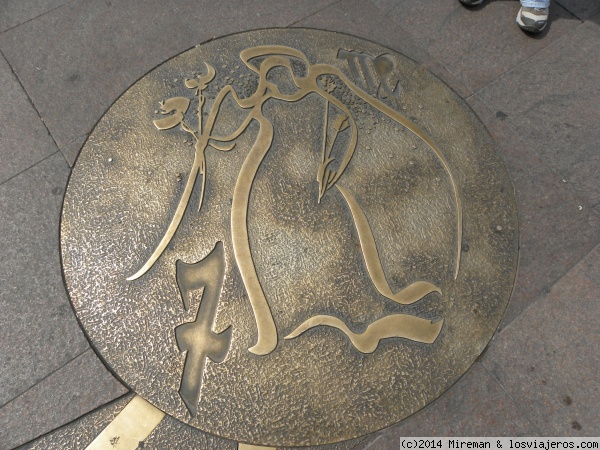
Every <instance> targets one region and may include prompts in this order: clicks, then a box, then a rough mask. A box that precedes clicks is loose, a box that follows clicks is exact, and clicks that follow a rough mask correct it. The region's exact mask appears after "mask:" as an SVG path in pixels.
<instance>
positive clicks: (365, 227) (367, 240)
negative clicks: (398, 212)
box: [285, 184, 444, 353]
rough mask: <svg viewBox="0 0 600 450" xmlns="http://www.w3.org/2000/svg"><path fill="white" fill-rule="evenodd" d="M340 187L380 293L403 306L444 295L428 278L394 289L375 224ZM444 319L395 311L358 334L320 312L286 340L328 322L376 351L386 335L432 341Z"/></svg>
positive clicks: (357, 343)
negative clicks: (437, 319)
mask: <svg viewBox="0 0 600 450" xmlns="http://www.w3.org/2000/svg"><path fill="white" fill-rule="evenodd" d="M336 187H337V188H338V190H339V191H340V192H341V193H342V195H343V196H344V198H345V199H346V202H347V203H348V206H349V207H350V211H351V212H352V217H353V219H354V225H355V226H356V230H357V232H358V238H359V240H360V245H361V248H362V254H363V258H364V261H365V265H366V266H367V270H368V272H369V276H370V277H371V281H372V282H373V284H374V285H375V287H376V288H377V290H378V291H379V293H380V294H381V295H383V296H385V297H387V298H389V299H390V300H393V301H395V302H396V303H400V304H401V305H410V304H412V303H415V302H417V301H419V300H421V299H422V298H423V297H425V296H426V295H428V294H430V293H432V292H437V293H439V294H441V293H442V291H441V290H440V289H439V288H438V287H436V286H434V285H433V284H431V283H429V282H427V281H416V282H414V283H412V284H411V285H409V286H407V287H406V288H404V289H402V290H401V291H399V292H396V293H393V292H392V289H391V288H390V285H389V284H388V282H387V279H386V277H385V273H384V272H383V267H382V266H381V260H380V259H379V252H378V251H377V245H376V244H375V239H374V238H373V233H372V232H371V227H370V226H369V222H368V221H367V217H366V216H365V213H364V212H363V210H362V209H361V207H360V205H359V204H358V202H357V201H356V199H355V198H354V197H353V196H352V194H350V192H348V191H347V190H346V189H344V188H343V187H342V186H340V185H339V184H338V185H337V186H336ZM443 322H444V321H443V320H441V321H438V322H436V323H432V322H431V321H429V320H425V319H421V318H419V317H415V316H411V315H408V314H392V315H390V316H387V317H383V318H381V319H378V320H376V321H375V322H373V323H371V324H369V326H368V327H367V329H366V330H365V332H364V333H362V334H356V333H353V332H352V331H351V330H350V328H348V326H347V325H346V324H345V323H344V322H343V321H342V320H340V319H338V318H337V317H333V316H325V315H317V316H314V317H311V318H310V319H308V320H306V321H305V322H303V323H302V324H301V325H300V326H299V327H298V328H296V329H295V330H294V331H292V332H291V333H290V334H289V335H287V336H286V337H285V339H293V338H295V337H298V336H300V335H301V334H302V333H304V332H305V331H307V330H309V329H311V328H314V327H318V326H320V325H324V326H329V327H333V328H337V329H338V330H340V331H342V332H343V333H344V334H346V336H348V338H349V339H350V341H351V342H352V344H353V345H354V347H356V349H357V350H358V351H360V352H362V353H372V352H374V351H375V350H376V349H377V346H378V345H379V341H380V340H382V339H386V338H393V337H399V338H406V339H410V340H412V341H418V342H423V343H426V344H432V343H433V342H435V340H436V339H437V337H438V335H439V334H440V331H441V330H442V325H443Z"/></svg>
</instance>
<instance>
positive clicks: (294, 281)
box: [61, 29, 518, 446]
mask: <svg viewBox="0 0 600 450" xmlns="http://www.w3.org/2000/svg"><path fill="white" fill-rule="evenodd" d="M517 244H518V224H517V213H516V207H515V200H514V194H513V188H512V185H511V182H510V179H509V177H508V174H507V171H506V168H505V166H504V164H503V162H502V160H501V158H500V156H499V154H498V153H497V151H496V149H495V146H494V143H493V141H492V139H491V138H490V136H489V134H488V132H487V131H486V130H485V128H484V127H483V125H482V124H481V122H480V121H479V120H478V119H477V117H476V116H475V115H474V114H473V112H472V111H471V110H470V108H469V107H468V106H467V104H466V103H465V102H464V101H463V100H461V99H460V98H459V97H458V96H457V95H456V94H455V93H454V92H453V91H452V90H450V89H449V88H448V87H447V86H446V85H445V84H443V83H442V82H440V81H439V80H438V79H437V78H435V77H434V76H433V75H432V74H431V73H429V72H428V71H427V70H425V69H424V68H423V67H421V66H419V65H418V64H416V63H415V62H413V61H411V60H409V59H407V58H406V57H404V56H402V55H400V54H397V53H395V52H393V51H391V50H389V49H387V48H384V47H381V46H380V45H377V44H374V43H371V42H368V41H365V40H362V39H358V38H355V37H351V36H347V35H341V34H337V33H330V32H324V31H316V30H304V29H285V30H277V29H273V30H259V31H252V32H247V33H242V34H237V35H233V36H229V37H225V38H222V39H217V40H214V41H211V42H209V43H206V44H203V45H200V46H198V47H196V48H193V49H191V50H189V51H187V52H185V53H183V54H181V55H179V56H177V57H175V58H173V59H171V60H169V61H167V62H165V63H164V64H162V65H161V66H159V67H157V68H156V69H154V70H153V71H152V72H150V73H149V74H148V75H146V76H145V77H144V78H142V79H141V80H140V81H138V82H137V83H135V84H134V85H133V86H132V87H131V88H130V89H129V90H128V91H127V92H125V94H123V96H122V97H121V98H120V99H119V100H117V101H116V102H115V104H114V105H113V106H112V107H111V108H110V109H109V111H108V112H107V113H106V114H105V115H104V117H103V118H102V119H101V120H100V122H99V123H98V125H97V126H96V128H95V129H94V131H93V133H92V134H91V135H90V137H89V139H88V141H87V143H86V144H85V146H84V148H83V150H82V152H81V155H80V157H79V159H78V160H77V163H76V165H75V167H74V169H73V172H72V175H71V179H70V182H69V186H68V189H67V193H66V197H65V202H64V207H63V215H62V226H61V248H62V259H63V267H64V275H65V280H66V284H67V287H68V291H69V294H70V297H71V300H72V302H73V305H74V307H75V310H76V312H77V315H78V317H79V319H80V321H81V323H82V325H83V327H84V328H85V330H86V332H87V334H88V336H89V339H90V341H91V342H92V344H93V345H94V346H95V348H96V349H97V350H98V352H99V353H100V354H101V355H102V357H103V358H104V359H105V360H106V362H107V364H108V365H109V366H110V367H111V368H112V369H113V370H114V372H115V373H116V374H118V375H119V376H120V377H121V378H122V379H123V380H124V381H125V382H126V383H127V384H128V385H129V386H131V387H132V388H133V389H134V390H135V391H136V392H137V393H139V394H140V395H141V396H143V397H144V398H145V399H147V400H148V401H149V402H151V403H152V404H154V405H155V406H156V407H158V408H160V409H162V410H163V411H165V412H166V413H168V414H170V415H172V416H173V417H175V418H177V419H179V420H181V421H183V422H186V423H188V424H190V425H192V426H194V427H197V428H199V429H201V430H203V431H206V432H209V433H214V434H216V435H219V436H221V437H224V438H229V439H234V440H237V441H242V442H249V443H254V444H260V445H288V446H292V445H316V444H326V443H331V442H337V441H341V440H345V439H350V438H353V437H356V436H360V435H364V434H366V433H369V432H373V431H376V430H378V429H381V428H383V427H385V426H387V425H390V424H392V423H395V422H398V421H400V420H402V419H403V418H405V417H407V416H408V415H410V414H412V413H414V412H415V411H418V410H419V409H421V408H422V407H424V406H425V405H427V404H428V403H429V402H431V401H432V400H434V399H436V398H437V397H438V396H440V395H441V394H442V393H443V392H444V391H445V390H446V389H448V388H449V387H450V386H451V385H452V384H453V383H455V382H456V380H457V379H458V378H459V377H460V376H461V375H462V374H464V373H465V372H466V370H467V369H468V368H469V367H470V366H471V364H472V363H473V362H474V361H475V359H476V358H477V356H478V355H479V354H480V353H481V352H482V350H483V349H484V348H485V346H486V344H487V343H488V342H489V340H490V339H491V337H492V335H493V333H494V330H495V329H496V327H497V326H498V324H499V322H500V319H501V316H502V313H503V311H504V309H505V307H506V304H507V302H508V300H509V297H510V293H511V290H512V286H513V282H514V278H515V270H516V265H517V252H518V246H517Z"/></svg>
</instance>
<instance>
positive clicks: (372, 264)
mask: <svg viewBox="0 0 600 450" xmlns="http://www.w3.org/2000/svg"><path fill="white" fill-rule="evenodd" d="M336 187H337V188H338V190H339V191H340V193H341V194H342V195H343V196H344V199H345V200H346V202H347V203H348V206H349V207H350V212H351V213H352V218H353V219H354V225H355V226H356V231H357V232H358V239H359V241H360V246H361V249H362V254H363V258H364V261H365V265H366V266H367V271H368V272H369V276H370V277H371V281H373V284H374V285H375V287H376V288H377V290H378V291H379V293H380V294H381V295H383V296H385V297H387V298H389V299H390V300H393V301H395V302H397V303H400V304H401V305H410V304H411V303H414V302H416V301H418V300H420V299H422V298H423V297H425V296H426V295H427V294H430V293H431V292H437V293H439V294H441V293H442V291H441V290H440V289H439V288H438V287H437V286H434V285H433V284H431V283H429V282H427V281H417V282H415V283H412V284H411V285H410V286H408V287H406V288H405V289H403V290H401V291H400V292H396V293H395V294H394V293H393V292H392V289H391V288H390V285H389V284H388V282H387V279H386V277H385V273H384V271H383V267H382V266H381V259H380V258H379V252H378V251H377V245H376V244H375V238H374V237H373V232H372V231H371V227H370V226H369V222H368V220H367V217H366V216H365V213H364V212H363V210H362V208H361V207H360V205H359V204H358V202H357V201H356V199H355V198H354V197H353V196H352V194H350V192H349V191H348V190H347V189H345V188H344V187H342V186H340V185H339V184H337V185H336Z"/></svg>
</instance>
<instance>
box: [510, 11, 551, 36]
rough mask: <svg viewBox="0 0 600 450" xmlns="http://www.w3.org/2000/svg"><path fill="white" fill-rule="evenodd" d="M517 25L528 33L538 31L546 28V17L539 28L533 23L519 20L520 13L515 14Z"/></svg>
mask: <svg viewBox="0 0 600 450" xmlns="http://www.w3.org/2000/svg"><path fill="white" fill-rule="evenodd" d="M516 22H517V25H519V27H521V29H522V30H523V31H527V32H529V33H539V32H541V31H543V30H544V28H546V25H548V19H546V21H545V22H544V25H542V27H541V28H538V27H536V26H535V25H526V24H525V23H524V22H522V21H521V15H520V14H519V15H517V19H516Z"/></svg>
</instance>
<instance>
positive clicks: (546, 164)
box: [465, 91, 600, 270]
mask: <svg viewBox="0 0 600 450" xmlns="http://www.w3.org/2000/svg"><path fill="white" fill-rule="evenodd" d="M478 93H479V91H478V92H476V93H473V94H472V95H470V96H469V97H468V98H467V99H465V100H466V101H468V100H470V99H476V100H478V101H479V102H480V103H481V104H482V105H483V106H484V107H485V108H487V109H488V110H489V111H490V112H491V113H492V114H494V110H493V109H492V108H491V107H490V106H489V105H488V104H487V102H486V101H485V100H483V99H482V98H481V97H480V96H478V95H477V94H478ZM469 105H470V103H469ZM473 111H475V109H474V108H473ZM475 113H476V114H477V112H476V111H475ZM477 116H478V117H480V115H479V114H477ZM482 122H483V124H484V125H485V126H486V128H488V129H489V127H488V126H487V122H484V121H483V120H482ZM504 124H505V125H504V126H506V128H507V130H508V131H509V132H510V133H511V134H512V135H513V137H514V138H516V139H517V140H518V141H519V142H522V143H524V142H523V140H522V139H521V136H519V133H518V132H517V130H515V129H514V128H513V126H512V124H511V123H510V121H507V122H504ZM494 141H496V139H494ZM529 149H530V150H531V151H532V152H533V153H535V155H536V156H538V157H539V158H540V159H541V160H542V162H543V163H544V169H545V170H547V171H548V172H550V173H552V174H553V175H554V176H556V177H559V178H560V179H563V178H564V177H563V175H561V174H560V172H558V171H557V170H556V169H555V168H554V166H552V164H550V163H549V162H548V159H547V158H545V157H544V156H543V155H540V154H539V153H538V152H537V151H536V150H535V148H533V147H529ZM503 158H504V156H503ZM564 188H565V189H566V190H567V191H568V193H569V194H571V195H572V196H573V197H575V200H576V201H577V203H578V204H580V205H586V206H589V207H590V208H594V207H595V206H597V205H600V202H599V203H597V204H596V205H589V203H587V202H586V201H584V200H583V199H582V198H581V197H580V196H579V194H578V193H577V191H576V190H575V189H574V188H572V187H571V186H570V185H569V183H567V184H565V185H564ZM517 199H518V196H517ZM569 270H570V269H569Z"/></svg>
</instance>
